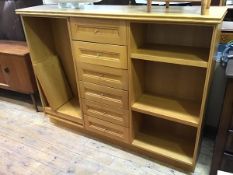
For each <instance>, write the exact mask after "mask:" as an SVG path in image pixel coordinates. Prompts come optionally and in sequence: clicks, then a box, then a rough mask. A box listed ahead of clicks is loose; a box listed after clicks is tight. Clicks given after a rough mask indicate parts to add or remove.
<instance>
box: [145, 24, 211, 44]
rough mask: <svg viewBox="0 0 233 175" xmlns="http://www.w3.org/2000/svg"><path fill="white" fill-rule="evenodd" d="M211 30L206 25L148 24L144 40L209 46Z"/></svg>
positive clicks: (158, 42) (156, 42)
mask: <svg viewBox="0 0 233 175" xmlns="http://www.w3.org/2000/svg"><path fill="white" fill-rule="evenodd" d="M212 30H213V28H212V27H208V26H196V25H174V24H148V25H147V32H146V35H147V36H146V41H144V42H146V43H155V44H168V45H179V46H192V47H203V48H209V47H210V42H211V37H212Z"/></svg>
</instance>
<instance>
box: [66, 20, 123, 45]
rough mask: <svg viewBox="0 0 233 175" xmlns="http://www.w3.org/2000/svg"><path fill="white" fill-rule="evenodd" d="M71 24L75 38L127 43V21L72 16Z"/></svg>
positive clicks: (99, 41) (108, 42)
mask: <svg viewBox="0 0 233 175" xmlns="http://www.w3.org/2000/svg"><path fill="white" fill-rule="evenodd" d="M70 25H71V35H72V39H73V40H81V41H91V42H98V43H106V44H117V45H126V22H125V21H121V20H99V19H87V18H71V19H70Z"/></svg>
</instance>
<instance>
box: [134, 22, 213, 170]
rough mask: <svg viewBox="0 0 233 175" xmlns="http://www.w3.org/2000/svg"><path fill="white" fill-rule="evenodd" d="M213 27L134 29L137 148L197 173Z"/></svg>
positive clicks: (163, 25) (140, 26)
mask: <svg viewBox="0 0 233 175" xmlns="http://www.w3.org/2000/svg"><path fill="white" fill-rule="evenodd" d="M212 33H213V28H212V27H210V26H208V25H206V26H199V25H185V24H182V23H179V24H178V23H174V24H173V23H139V22H134V23H131V24H130V56H131V58H130V65H131V89H132V93H131V99H130V101H131V112H132V115H131V124H132V133H131V136H132V144H133V145H134V146H136V147H139V148H141V149H143V150H146V151H148V152H151V153H154V154H156V155H160V157H163V158H168V159H169V160H174V161H178V162H180V163H181V164H182V165H187V166H188V167H189V168H190V167H191V168H193V167H194V165H195V158H196V148H197V147H198V143H199V141H197V139H199V135H198V133H199V132H198V131H199V129H200V127H201V122H202V117H203V116H202V114H201V109H202V105H203V93H204V87H205V84H206V78H207V71H208V67H209V62H210V60H209V54H210V47H211V41H212Z"/></svg>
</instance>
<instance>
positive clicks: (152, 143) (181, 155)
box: [132, 132, 194, 166]
mask: <svg viewBox="0 0 233 175" xmlns="http://www.w3.org/2000/svg"><path fill="white" fill-rule="evenodd" d="M151 134H153V136H152V135H151ZM132 144H133V145H134V146H136V147H138V148H141V149H144V150H146V151H150V152H151V153H155V154H157V155H160V156H163V157H166V158H169V159H172V160H175V161H179V162H181V163H184V164H187V165H191V166H192V159H193V151H194V143H192V141H187V140H182V139H179V138H178V137H174V136H172V134H171V133H170V134H169V133H168V134H166V133H156V132H153V133H144V132H143V133H142V132H139V133H138V134H137V135H136V137H135V139H134V140H133V143H132Z"/></svg>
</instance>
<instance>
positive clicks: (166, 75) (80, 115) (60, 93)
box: [16, 5, 226, 171]
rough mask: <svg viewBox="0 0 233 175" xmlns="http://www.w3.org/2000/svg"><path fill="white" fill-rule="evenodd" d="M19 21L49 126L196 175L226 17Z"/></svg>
mask: <svg viewBox="0 0 233 175" xmlns="http://www.w3.org/2000/svg"><path fill="white" fill-rule="evenodd" d="M16 12H17V14H20V15H21V17H22V21H23V25H24V30H25V34H26V38H27V42H28V45H29V47H30V54H31V59H32V63H33V68H34V71H35V74H36V78H37V84H38V88H39V90H40V96H41V99H42V102H43V107H44V111H45V113H46V114H47V115H48V116H49V117H50V118H51V119H52V121H58V122H60V123H64V124H66V126H68V127H69V126H70V127H71V126H72V127H74V126H75V127H77V128H79V130H80V131H83V132H86V133H90V134H94V135H95V136H96V137H98V136H99V137H101V138H103V139H107V140H109V141H112V142H114V143H116V144H120V145H122V146H125V147H127V148H131V149H134V150H137V151H139V152H142V153H144V154H148V155H150V156H153V157H154V158H155V159H157V160H160V161H163V162H165V163H167V164H170V165H173V166H176V167H181V168H183V169H186V170H190V171H192V170H193V169H194V167H195V164H196V160H197V158H198V152H199V144H200V140H201V129H202V123H203V116H204V111H205V104H206V98H207V94H208V89H209V85H210V81H211V77H212V72H213V67H214V61H213V57H214V54H215V51H216V47H217V44H218V41H219V36H220V32H219V29H220V27H221V22H222V20H223V17H224V15H225V13H226V8H225V7H211V8H210V10H209V13H208V14H207V15H203V16H202V15H200V7H171V8H169V9H167V10H166V9H165V8H164V7H155V8H153V11H152V12H151V13H146V8H145V6H135V7H134V6H91V5H90V6H85V7H84V9H81V10H61V9H58V8H57V7H56V6H46V5H43V6H36V7H31V8H26V9H20V10H17V11H16Z"/></svg>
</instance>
